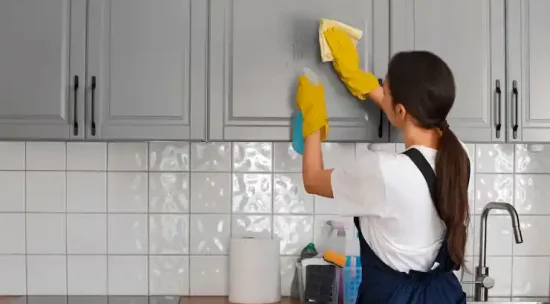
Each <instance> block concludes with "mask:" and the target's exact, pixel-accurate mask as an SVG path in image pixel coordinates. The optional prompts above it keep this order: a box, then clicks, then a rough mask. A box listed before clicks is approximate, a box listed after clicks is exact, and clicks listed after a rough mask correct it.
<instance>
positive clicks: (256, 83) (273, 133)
mask: <svg viewBox="0 0 550 304" xmlns="http://www.w3.org/2000/svg"><path fill="white" fill-rule="evenodd" d="M387 3H388V2H387V1H386V0H381V1H372V0H350V1H344V2H342V1H334V0H301V1H296V0H272V1H257V0H214V1H211V2H210V35H209V36H210V52H209V53H210V54H209V56H210V57H209V58H210V61H209V69H210V70H209V79H210V82H209V108H208V112H209V118H210V119H209V130H208V135H209V136H208V137H209V139H211V140H285V141H286V140H289V139H290V137H291V116H292V115H293V113H294V112H295V108H296V106H295V91H296V84H297V77H298V76H299V75H300V74H301V73H302V70H303V68H304V67H307V68H310V69H312V70H313V71H314V72H315V73H316V74H317V75H318V76H319V79H320V81H321V82H322V83H323V85H324V88H325V95H326V105H327V112H328V116H329V122H330V134H329V138H328V140H333V141H334V140H338V141H387V140H388V129H387V122H386V121H385V120H383V121H382V123H381V121H380V118H381V117H382V118H383V116H381V115H380V110H379V109H378V108H377V107H376V106H375V105H374V104H373V103H372V102H370V101H366V102H363V103H361V102H360V101H359V100H358V99H356V98H354V97H352V96H351V94H350V93H349V92H348V90H347V89H346V87H345V86H344V85H343V84H342V82H341V81H340V79H339V78H338V76H337V75H336V74H335V72H334V69H333V67H332V64H331V63H322V62H321V58H320V55H319V20H320V19H321V18H329V19H336V20H339V21H341V22H344V23H346V24H349V25H351V26H353V27H357V28H360V29H361V30H363V31H364V34H363V38H362V39H361V40H360V42H359V44H358V51H359V54H360V57H361V63H362V66H363V68H364V69H366V70H368V71H373V72H374V73H375V75H377V77H380V78H383V77H384V75H385V72H386V66H387V60H388V54H389V50H388V45H389V41H388V27H389V19H388V17H389V14H388V4H387ZM365 114H367V115H365ZM365 116H367V118H368V119H365ZM379 126H381V129H380V130H379Z"/></svg>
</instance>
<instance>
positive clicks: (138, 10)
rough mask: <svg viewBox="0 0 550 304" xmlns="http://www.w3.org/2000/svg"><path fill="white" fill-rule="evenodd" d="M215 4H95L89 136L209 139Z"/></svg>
mask: <svg viewBox="0 0 550 304" xmlns="http://www.w3.org/2000/svg"><path fill="white" fill-rule="evenodd" d="M207 14H208V2H207V1H203V0H196V1H195V0H161V1H151V0H116V1H115V0H92V1H89V7H88V61H87V76H86V78H87V87H88V90H87V96H86V99H87V111H86V116H87V118H86V120H87V122H88V125H87V129H86V132H87V138H88V139H90V140H93V139H101V140H151V139H152V140H160V139H162V140H176V139H180V140H181V139H197V140H203V139H206V134H205V130H206V112H205V111H206V93H207V92H206V84H207V78H206V66H207V64H206V63H207V33H208V31H207V26H208V15H207Z"/></svg>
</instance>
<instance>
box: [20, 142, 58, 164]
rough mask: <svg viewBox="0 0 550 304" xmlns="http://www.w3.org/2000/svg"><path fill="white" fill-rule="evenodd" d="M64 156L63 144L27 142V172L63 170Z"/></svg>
mask: <svg viewBox="0 0 550 304" xmlns="http://www.w3.org/2000/svg"><path fill="white" fill-rule="evenodd" d="M65 154H66V146H65V143H60V142H28V143H27V158H26V162H27V170H60V171H62V170H65V168H66V159H65V158H66V156H65Z"/></svg>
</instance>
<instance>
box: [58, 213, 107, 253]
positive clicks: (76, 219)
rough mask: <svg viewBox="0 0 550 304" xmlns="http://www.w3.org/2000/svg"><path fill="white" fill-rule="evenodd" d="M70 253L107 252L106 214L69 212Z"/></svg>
mask: <svg viewBox="0 0 550 304" xmlns="http://www.w3.org/2000/svg"><path fill="white" fill-rule="evenodd" d="M67 253H68V254H107V215H106V214H67Z"/></svg>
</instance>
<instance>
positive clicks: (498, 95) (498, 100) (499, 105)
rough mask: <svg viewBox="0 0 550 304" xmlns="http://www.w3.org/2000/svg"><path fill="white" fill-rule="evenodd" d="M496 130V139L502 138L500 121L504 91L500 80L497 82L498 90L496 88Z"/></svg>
mask: <svg viewBox="0 0 550 304" xmlns="http://www.w3.org/2000/svg"><path fill="white" fill-rule="evenodd" d="M495 95H496V98H495V130H496V137H497V138H500V129H501V128H502V123H501V121H500V117H501V113H502V112H501V110H502V103H501V100H502V99H501V98H502V91H501V90H500V80H498V79H497V81H496V88H495Z"/></svg>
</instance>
